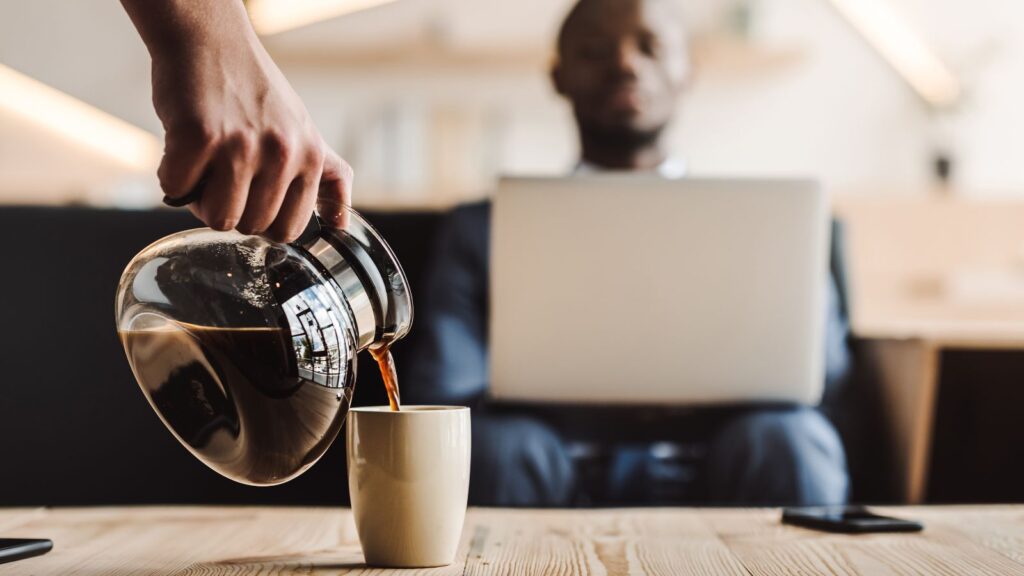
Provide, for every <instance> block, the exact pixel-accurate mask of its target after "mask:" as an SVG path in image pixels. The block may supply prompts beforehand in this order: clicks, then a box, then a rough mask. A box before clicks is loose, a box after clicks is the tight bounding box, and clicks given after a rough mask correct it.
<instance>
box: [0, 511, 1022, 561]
mask: <svg viewBox="0 0 1024 576" xmlns="http://www.w3.org/2000/svg"><path fill="white" fill-rule="evenodd" d="M880 510H881V511H882V512H885V513H889V514H892V515H896V516H903V517H907V518H915V519H919V520H922V521H923V522H924V523H925V526H926V529H925V531H924V532H923V533H919V534H873V535H861V536H849V535H836V534H824V533H819V532H814V531H810V530H805V529H802V528H795V527H792V526H783V525H782V524H780V523H779V516H780V513H779V511H778V510H764V509H686V508H673V509H633V510H500V509H472V510H470V512H469V515H468V516H467V518H466V525H465V529H464V531H463V540H462V544H461V547H460V551H459V554H458V561H457V562H456V563H455V564H453V565H451V566H448V567H445V568H435V569H426V570H402V571H389V570H384V569H377V568H371V567H367V566H365V565H364V564H363V563H362V561H363V557H362V553H361V552H360V550H359V542H358V540H357V538H356V532H355V526H354V524H353V521H352V516H351V513H350V512H349V511H348V510H345V509H333V508H245V507H237V508H194V507H146V508H83V509H54V510H44V509H38V510H28V509H18V510H0V538H17V537H25V538H50V539H52V540H53V541H54V550H53V552H51V553H50V554H47V555H45V556H42V557H38V558H32V559H28V560H23V561H19V562H15V563H11V564H4V565H0V575H8V574H18V575H33V574H80V575H99V574H110V575H122V574H123V575H129V574H133V575H134V574H188V575H213V574H217V575H220V574H230V575H236V576H240V575H248V574H259V575H276V574H332V575H333V574H338V575H340V574H359V575H361V576H370V575H374V574H388V573H392V572H396V573H397V572H400V573H402V574H408V575H438V576H440V575H474V576H476V575H480V576H483V575H502V576H514V575H520V574H553V575H555V574H557V575H565V576H574V575H584V574H585V575H631V576H632V575H680V574H700V575H712V574H730V575H731V574H742V575H761V574H765V575H776V574H777V575H792V574H840V575H848V574H871V575H874V574H881V575H885V574H893V575H907V574H943V575H961V574H1001V575H1014V574H1021V575H1024V506H991V507H967V506H963V507H938V508H935V507H917V508H883V509H880Z"/></svg>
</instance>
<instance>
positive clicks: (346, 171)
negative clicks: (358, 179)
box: [339, 158, 356, 182]
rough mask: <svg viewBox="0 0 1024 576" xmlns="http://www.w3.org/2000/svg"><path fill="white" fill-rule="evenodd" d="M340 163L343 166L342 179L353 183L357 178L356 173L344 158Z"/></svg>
mask: <svg viewBox="0 0 1024 576" xmlns="http://www.w3.org/2000/svg"><path fill="white" fill-rule="evenodd" d="M339 162H340V164H341V179H342V180H344V181H346V182H351V181H352V180H353V179H354V178H355V176H356V173H355V171H354V170H352V166H350V165H349V163H348V162H346V161H345V160H344V159H343V158H341V159H339Z"/></svg>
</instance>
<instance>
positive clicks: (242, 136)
mask: <svg viewBox="0 0 1024 576" xmlns="http://www.w3.org/2000/svg"><path fill="white" fill-rule="evenodd" d="M230 142H231V148H232V150H233V151H234V153H235V154H236V155H238V156H239V157H241V158H244V159H252V158H254V157H255V156H256V149H257V138H256V135H255V134H253V133H252V132H250V131H247V130H240V131H238V132H235V133H234V134H233V135H232V136H231V138H230Z"/></svg>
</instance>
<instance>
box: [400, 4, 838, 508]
mask: <svg viewBox="0 0 1024 576" xmlns="http://www.w3.org/2000/svg"><path fill="white" fill-rule="evenodd" d="M673 8H674V5H673V3H672V1H671V0H579V2H578V3H577V4H576V6H575V7H574V8H573V9H572V11H571V12H570V13H569V15H568V17H567V18H566V20H565V22H564V24H563V25H562V28H561V31H560V33H559V36H558V44H557V50H558V58H557V62H556V64H555V65H554V67H553V69H552V73H551V77H552V81H553V83H554V87H555V89H556V90H557V91H558V93H559V94H561V95H562V96H564V97H565V98H566V99H567V100H568V101H569V103H570V104H571V105H572V110H573V114H574V117H575V120H576V125H577V128H578V131H579V139H580V148H581V155H582V158H581V160H580V163H579V166H578V168H577V170H578V171H594V170H633V171H656V172H659V173H661V174H662V175H663V176H666V177H679V176H681V175H682V172H683V170H684V167H683V166H682V164H681V163H680V162H678V161H675V160H673V159H672V158H670V157H669V155H668V154H667V153H666V150H665V147H664V144H663V133H664V131H665V128H666V126H667V125H668V124H669V122H670V120H671V118H672V115H673V113H674V110H675V109H676V103H677V99H678V96H679V95H680V94H681V92H682V91H683V89H684V87H685V85H686V81H687V78H688V76H689V60H688V57H687V48H686V41H685V38H684V34H683V31H682V29H681V26H680V25H679V22H678V19H677V17H676V14H675V11H674V10H673ZM489 218H490V207H489V205H488V204H486V203H483V204H476V205H470V206H464V207H460V208H457V209H456V210H454V211H453V212H452V214H451V215H450V217H449V218H448V221H447V223H446V225H445V226H444V227H443V229H442V231H441V233H440V239H439V246H438V249H437V262H436V265H435V266H434V268H433V269H432V270H431V274H432V275H431V277H430V279H429V280H428V285H427V292H428V295H427V297H426V298H425V299H424V300H423V301H422V302H421V306H420V310H419V311H420V312H421V316H420V319H419V326H420V328H419V330H420V338H421V341H420V346H419V347H418V348H417V354H418V355H417V356H416V357H414V358H413V359H412V362H411V364H412V369H411V370H410V372H411V374H410V376H409V377H408V378H406V379H405V382H408V383H409V384H408V385H407V388H406V389H405V392H406V396H407V398H408V399H410V400H414V401H418V400H422V401H425V402H431V403H452V404H475V405H476V406H477V408H478V409H477V410H476V411H475V413H474V415H473V419H474V427H473V470H472V476H471V487H470V500H471V502H472V503H473V504H476V505H495V506H563V505H567V504H571V503H574V502H579V501H581V492H582V491H586V492H588V493H587V494H586V495H584V496H583V497H584V498H590V499H591V501H593V500H595V499H603V500H605V501H606V502H614V503H617V504H642V503H654V501H657V502H661V503H664V502H665V501H666V500H669V501H672V500H679V501H694V500H697V499H700V500H703V501H710V502H714V503H743V504H838V503H842V502H844V501H845V499H846V496H847V485H848V480H847V473H846V465H845V455H844V452H843V447H842V443H841V442H840V440H839V437H838V435H837V434H836V431H835V429H834V428H833V426H832V424H831V423H830V422H829V421H828V420H827V419H826V418H824V417H823V416H822V414H821V413H820V412H819V411H817V410H815V409H810V408H777V409H768V408H757V409H754V408H751V409H748V410H739V411H737V410H711V411H697V412H691V413H685V412H684V413H681V414H671V413H670V414H668V415H667V416H666V415H663V417H662V420H663V421H662V422H661V423H655V419H654V418H652V417H649V416H648V415H639V416H638V415H636V414H633V415H623V414H621V413H608V412H606V411H605V412H599V411H593V410H591V411H589V416H588V411H587V410H581V411H575V412H574V411H569V410H567V409H565V408H561V407H560V408H559V409H558V410H557V411H556V412H550V411H545V410H542V409H541V410H530V411H522V410H521V411H511V412H510V411H507V410H502V409H500V407H493V406H487V405H486V404H485V403H484V402H482V401H481V399H482V398H483V396H484V395H485V393H486V390H487V377H488V371H487V311H488V304H487V298H488V286H487V281H488V261H487V255H488V242H489V222H490V220H489ZM834 292H835V290H834V287H833V302H832V306H831V311H830V326H829V334H830V343H829V347H828V349H829V358H828V366H829V380H830V381H833V382H834V381H836V380H838V379H839V378H841V376H842V373H843V372H844V370H845V367H846V363H847V358H846V349H845V347H844V346H845V345H844V337H845V326H844V325H843V324H842V322H841V320H840V318H839V315H838V311H837V306H836V303H835V295H834ZM524 361H529V360H528V359H524ZM551 414H556V415H562V414H572V416H571V422H567V419H570V416H568V415H567V416H556V417H551ZM640 428H649V429H655V430H654V433H652V434H649V435H647V436H643V435H640V436H639V438H638V437H634V436H635V434H633V432H634V431H635V430H637V429H640ZM609 431H610V432H611V433H610V434H609ZM626 433H630V435H631V437H629V438H627V437H625V434H626ZM588 434H589V435H590V437H589V438H587V435H588ZM659 435H660V436H661V437H659ZM581 436H582V437H583V438H581ZM694 447H696V448H694ZM701 453H705V455H704V456H703V457H696V458H691V459H690V460H692V461H693V462H695V463H694V464H692V467H694V468H696V469H697V472H696V477H698V478H700V479H701V480H700V481H699V482H694V481H690V480H688V478H691V477H692V476H693V474H690V473H689V471H688V468H687V466H689V464H687V465H682V466H680V465H676V467H675V468H674V469H669V470H668V471H666V465H665V461H667V460H672V458H673V457H678V456H679V455H680V454H684V455H685V454H698V456H699V455H700V454H701ZM683 459H684V460H685V458H683ZM676 460H679V458H676ZM595 462H596V463H597V466H596V467H595V466H594V465H593V464H594V463H595ZM583 464H586V465H585V466H584V465H583ZM676 464H678V463H676ZM669 468H671V467H669ZM585 469H586V470H585ZM595 469H596V470H597V472H596V473H595V472H594V470H595ZM595 477H596V480H595ZM682 484H687V485H692V486H691V487H689V488H686V489H685V490H675V491H673V490H672V489H671V485H682ZM666 485H669V489H668V490H666V489H665V488H666ZM595 494H596V495H597V496H595ZM666 495H668V497H666Z"/></svg>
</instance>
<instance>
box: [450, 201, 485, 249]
mask: <svg viewBox="0 0 1024 576" xmlns="http://www.w3.org/2000/svg"><path fill="white" fill-rule="evenodd" d="M445 220H446V221H445V227H446V228H447V233H448V234H449V235H450V236H451V237H452V239H453V240H454V241H456V242H458V243H462V244H470V245H473V246H480V247H485V246H483V245H485V243H486V242H487V240H488V239H489V238H490V234H491V202H490V201H489V200H482V201H479V202H472V203H467V204H460V205H458V206H456V207H455V208H452V209H451V211H450V212H448V217H447V218H446V219H445Z"/></svg>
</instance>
